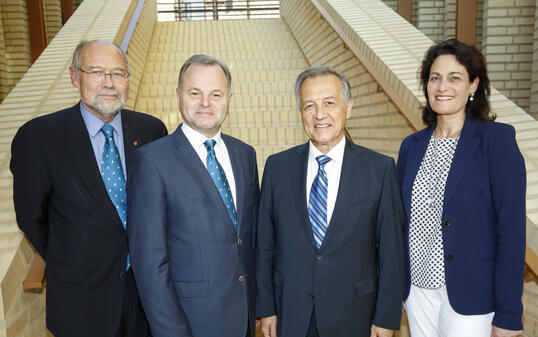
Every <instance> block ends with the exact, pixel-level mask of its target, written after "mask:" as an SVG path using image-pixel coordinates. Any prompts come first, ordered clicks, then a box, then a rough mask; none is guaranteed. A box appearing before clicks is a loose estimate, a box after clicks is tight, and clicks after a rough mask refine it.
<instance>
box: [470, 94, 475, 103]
mask: <svg viewBox="0 0 538 337" xmlns="http://www.w3.org/2000/svg"><path fill="white" fill-rule="evenodd" d="M469 101H471V102H472V101H474V92H473V93H472V94H471V95H469Z"/></svg>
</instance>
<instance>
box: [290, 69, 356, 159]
mask: <svg viewBox="0 0 538 337" xmlns="http://www.w3.org/2000/svg"><path fill="white" fill-rule="evenodd" d="M300 98H301V114H302V118H303V128H304V131H305V132H306V134H307V135H308V137H309V138H310V140H311V141H312V144H314V146H316V148H318V150H320V151H321V152H322V153H328V152H329V151H330V150H331V149H332V148H333V147H334V146H335V145H336V144H338V142H339V141H341V140H342V137H343V136H344V128H345V126H346V120H347V119H349V118H350V117H351V107H352V106H353V102H352V100H349V101H348V102H347V104H346V103H345V102H344V98H343V95H342V83H341V82H340V80H339V79H338V77H336V76H335V75H332V74H330V75H322V76H316V77H310V78H307V79H306V80H305V81H304V82H303V84H302V86H301V90H300Z"/></svg>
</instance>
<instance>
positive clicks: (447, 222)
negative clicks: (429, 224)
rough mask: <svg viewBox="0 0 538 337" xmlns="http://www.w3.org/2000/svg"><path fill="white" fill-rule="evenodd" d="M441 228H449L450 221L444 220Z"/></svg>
mask: <svg viewBox="0 0 538 337" xmlns="http://www.w3.org/2000/svg"><path fill="white" fill-rule="evenodd" d="M443 226H445V228H447V227H450V221H448V220H446V221H445V222H443Z"/></svg>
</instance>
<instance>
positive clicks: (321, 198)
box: [308, 155, 331, 249]
mask: <svg viewBox="0 0 538 337" xmlns="http://www.w3.org/2000/svg"><path fill="white" fill-rule="evenodd" d="M316 160H317V161H318V165H319V168H318V174H317V175H316V177H315V178H314V182H313V183H312V188H311V189H310V200H309V201H308V218H309V219H310V224H311V225H312V232H313V233H314V240H315V241H316V246H317V247H318V249H319V247H321V243H322V242H323V238H324V237H325V233H326V232H327V188H328V183H329V182H328V180H327V173H326V172H325V169H324V167H325V165H326V164H327V163H328V162H330V161H331V158H329V157H328V156H326V155H321V156H318V157H316Z"/></svg>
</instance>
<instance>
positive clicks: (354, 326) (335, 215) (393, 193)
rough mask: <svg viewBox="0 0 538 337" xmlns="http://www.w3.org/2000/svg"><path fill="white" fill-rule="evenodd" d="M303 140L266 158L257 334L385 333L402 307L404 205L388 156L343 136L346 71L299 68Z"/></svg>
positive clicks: (346, 336) (363, 336) (347, 111)
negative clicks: (259, 325) (259, 324)
mask: <svg viewBox="0 0 538 337" xmlns="http://www.w3.org/2000/svg"><path fill="white" fill-rule="evenodd" d="M295 94H296V98H297V105H298V107H299V110H300V111H301V115H302V120H303V126H304V130H305V132H306V134H307V135H308V137H309V138H310V141H309V142H308V143H306V144H303V145H299V146H296V147H294V148H291V149H289V150H287V151H284V152H281V153H278V154H276V155H273V156H270V157H269V158H268V159H267V163H266V165H265V171H264V174H263V182H262V192H261V200H260V210H259V212H260V214H259V220H258V241H257V243H258V244H257V248H256V270H257V281H258V282H257V283H258V296H257V317H260V318H261V329H262V333H263V335H264V336H265V337H275V336H278V337H304V336H309V337H310V336H321V337H340V336H341V337H350V336H359V337H367V336H383V337H385V336H391V335H392V333H393V332H392V330H397V329H399V327H400V318H401V307H402V279H403V256H402V253H403V248H402V226H403V221H404V217H403V211H402V206H401V202H400V195H399V190H398V181H397V178H396V167H395V165H394V161H393V160H392V158H389V157H386V156H384V155H381V154H379V153H376V152H374V151H371V150H368V149H366V148H364V147H362V146H359V145H354V144H352V143H351V142H350V141H349V140H348V139H346V137H345V123H346V120H347V119H349V118H350V117H351V108H352V104H353V103H352V100H351V92H350V88H349V83H348V81H347V79H346V78H345V77H344V76H342V75H341V74H339V73H337V72H335V71H333V70H331V69H330V68H327V67H311V68H308V69H307V70H305V71H304V72H303V73H301V74H300V75H299V77H298V78H297V82H296V87H295Z"/></svg>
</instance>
